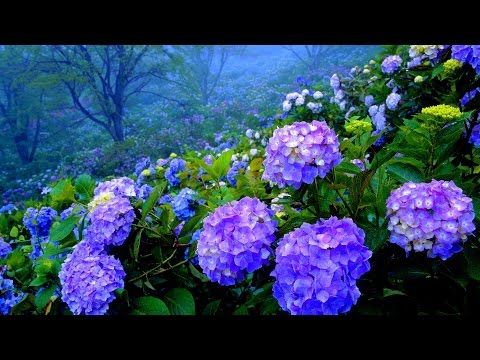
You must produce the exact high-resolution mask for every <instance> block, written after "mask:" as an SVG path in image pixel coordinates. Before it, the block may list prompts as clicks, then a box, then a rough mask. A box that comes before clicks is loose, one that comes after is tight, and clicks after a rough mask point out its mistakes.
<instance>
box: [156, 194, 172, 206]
mask: <svg viewBox="0 0 480 360" xmlns="http://www.w3.org/2000/svg"><path fill="white" fill-rule="evenodd" d="M172 201H173V197H172V195H170V194H165V195H163V196H162V197H161V198H160V199H158V204H159V205H163V204H170V203H171V202H172Z"/></svg>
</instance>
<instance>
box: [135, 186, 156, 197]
mask: <svg viewBox="0 0 480 360" xmlns="http://www.w3.org/2000/svg"><path fill="white" fill-rule="evenodd" d="M152 191H153V188H152V187H151V186H150V185H148V184H143V185H142V186H140V187H139V188H138V197H139V198H140V199H142V200H146V199H147V198H148V197H149V196H150V193H151V192H152Z"/></svg>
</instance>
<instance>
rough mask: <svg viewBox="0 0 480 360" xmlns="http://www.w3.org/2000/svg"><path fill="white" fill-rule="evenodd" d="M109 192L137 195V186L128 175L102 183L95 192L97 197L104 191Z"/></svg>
mask: <svg viewBox="0 0 480 360" xmlns="http://www.w3.org/2000/svg"><path fill="white" fill-rule="evenodd" d="M109 192H111V193H113V194H114V195H121V196H133V197H137V186H136V185H135V182H134V181H133V180H132V179H130V178H128V177H121V178H117V179H112V180H109V181H104V182H102V183H100V184H99V185H98V186H97V187H96V188H95V191H94V192H93V194H94V195H95V197H97V196H100V195H101V194H103V193H109Z"/></svg>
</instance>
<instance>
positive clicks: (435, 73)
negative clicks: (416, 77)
mask: <svg viewBox="0 0 480 360" xmlns="http://www.w3.org/2000/svg"><path fill="white" fill-rule="evenodd" d="M443 68H444V67H443V63H441V64H440V65H438V66H435V68H434V69H433V71H432V78H434V77H437V76H438V75H440V74H441V73H442V72H443Z"/></svg>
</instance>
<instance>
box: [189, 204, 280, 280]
mask: <svg viewBox="0 0 480 360" xmlns="http://www.w3.org/2000/svg"><path fill="white" fill-rule="evenodd" d="M272 216H273V211H272V210H271V209H269V208H268V207H267V205H266V204H264V203H263V202H261V201H260V200H258V199H255V198H250V197H244V198H243V199H241V200H240V201H236V200H235V201H231V202H230V203H228V204H226V205H223V206H220V207H218V208H217V209H215V212H214V213H212V214H210V215H208V216H207V217H206V218H205V219H204V220H203V231H202V232H201V234H200V239H199V240H198V244H197V250H196V254H197V255H198V261H199V265H200V267H201V268H202V270H203V272H204V273H205V274H206V275H207V276H208V278H209V279H210V280H211V281H214V282H218V283H219V284H220V285H223V286H227V285H234V284H235V283H236V282H238V281H241V280H243V279H244V277H245V273H251V272H253V271H255V270H257V269H260V268H261V267H262V266H263V265H266V264H268V258H269V256H270V255H271V254H272V250H271V248H270V245H271V243H272V242H273V241H274V240H275V235H274V233H275V231H276V230H277V228H276V226H277V222H276V221H275V220H272V219H271V217H272Z"/></svg>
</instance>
